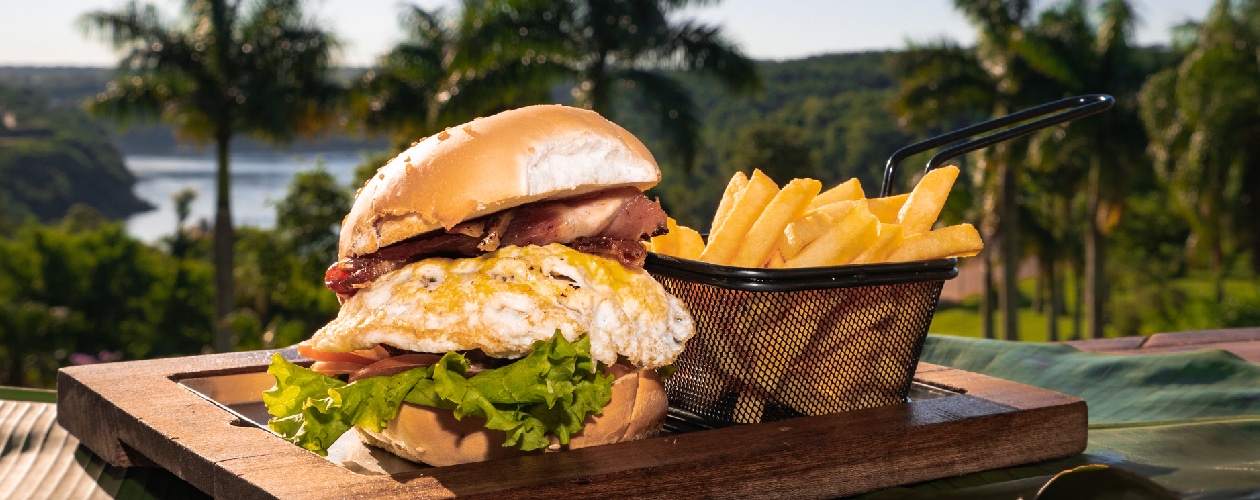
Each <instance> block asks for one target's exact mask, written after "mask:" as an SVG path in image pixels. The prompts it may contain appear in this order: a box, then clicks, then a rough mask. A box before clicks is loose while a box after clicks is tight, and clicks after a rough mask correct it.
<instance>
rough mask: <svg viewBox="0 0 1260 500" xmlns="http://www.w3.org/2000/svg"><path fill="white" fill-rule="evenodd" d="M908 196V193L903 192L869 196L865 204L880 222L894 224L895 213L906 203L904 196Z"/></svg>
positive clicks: (895, 220)
mask: <svg viewBox="0 0 1260 500" xmlns="http://www.w3.org/2000/svg"><path fill="white" fill-rule="evenodd" d="M909 197H910V193H904V194H899V195H896V196H888V197H885V198H871V199H868V200H866V206H867V207H870V209H871V213H873V214H875V217H876V218H878V219H879V221H880V222H882V223H884V224H896V223H897V214H898V213H899V212H901V207H902V206H904V205H905V204H906V198H909Z"/></svg>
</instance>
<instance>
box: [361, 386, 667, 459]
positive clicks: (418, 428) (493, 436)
mask: <svg viewBox="0 0 1260 500" xmlns="http://www.w3.org/2000/svg"><path fill="white" fill-rule="evenodd" d="M668 408H669V401H668V399H667V398H666V396H665V385H664V384H662V383H661V379H660V377H658V376H657V374H656V370H653V369H640V370H634V371H632V372H629V373H628V374H626V375H623V376H620V377H618V378H617V379H616V380H614V381H613V384H612V399H611V400H610V401H609V403H608V406H605V407H604V411H603V413H602V414H600V415H588V416H587V417H586V424H585V426H584V427H583V428H582V430H581V431H580V432H578V433H577V434H574V435H573V436H571V437H570V438H569V444H568V445H566V446H562V447H561V449H577V448H585V447H587V446H598V445H602V444H611V443H618V442H621V441H633V440H636V439H643V438H647V437H652V436H655V435H656V434H657V433H658V432H660V430H661V425H662V424H664V423H665V413H666V411H667V410H668ZM355 430H357V431H358V433H359V437H360V438H362V439H363V442H364V443H367V444H369V445H372V446H376V447H378V448H383V449H385V450H386V451H389V452H390V453H393V454H395V455H398V456H400V457H403V458H406V459H407V460H411V461H413V462H421V463H426V464H429V465H435V466H444V465H455V464H462V463H469V462H481V461H485V460H494V459H499V458H507V457H513V456H517V455H524V454H527V453H538V452H525V451H521V450H518V449H516V448H513V447H507V446H503V441H504V440H506V439H507V434H505V433H504V432H503V431H496V430H490V429H486V428H485V419H484V418H481V417H467V418H464V419H463V420H458V419H456V418H455V414H454V413H453V412H451V411H450V410H443V409H438V408H432V407H428V406H418V405H413V404H409V403H404V404H403V405H402V408H400V409H399V410H398V416H397V417H395V418H394V419H393V420H390V421H389V425H388V426H387V427H386V428H385V430H383V431H381V432H372V431H369V430H366V429H363V428H359V427H355Z"/></svg>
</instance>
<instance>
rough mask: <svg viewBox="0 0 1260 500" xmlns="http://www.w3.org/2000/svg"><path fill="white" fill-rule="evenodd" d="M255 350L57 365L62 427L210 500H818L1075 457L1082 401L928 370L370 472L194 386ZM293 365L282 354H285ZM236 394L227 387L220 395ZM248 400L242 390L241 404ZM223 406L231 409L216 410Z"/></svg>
mask: <svg viewBox="0 0 1260 500" xmlns="http://www.w3.org/2000/svg"><path fill="white" fill-rule="evenodd" d="M271 352H274V351H252V352H241V353H228V354H213V355H205V356H195V357H185V358H168V359H156V360H146V361H133V362H125V363H110V364H98V365H85V366H76V367H69V368H64V369H62V370H61V372H60V373H58V377H57V418H58V421H59V423H60V424H61V426H63V427H64V428H65V429H66V430H68V431H70V432H71V433H72V434H74V435H75V436H76V437H78V438H79V440H80V441H81V442H82V443H83V444H84V445H86V446H87V447H88V448H89V449H91V450H92V451H93V452H95V453H96V454H97V455H99V456H101V457H102V458H104V459H105V460H106V461H108V462H110V463H111V464H114V465H118V466H158V467H163V468H165V469H167V470H169V471H171V472H173V473H174V474H175V475H177V476H179V477H181V478H183V479H184V480H186V481H188V482H189V483H191V484H192V485H193V486H196V487H197V488H200V489H201V490H203V491H205V492H207V493H209V494H212V495H214V496H215V497H219V498H258V497H263V498H265V497H278V498H334V497H335V498H372V499H379V498H395V497H407V498H434V497H450V496H483V497H494V498H501V497H504V496H510V497H513V498H518V497H519V498H554V497H559V496H578V497H583V498H585V497H613V496H633V497H659V498H677V497H678V496H679V495H686V496H701V497H707V498H723V497H791V498H826V497H836V496H844V495H852V494H857V493H863V492H868V491H873V490H878V489H882V488H887V487H891V486H897V485H904V484H911V483H917V482H922V481H928V480H932V479H938V478H942V477H949V476H955V475H961V474H967V473H972V472H978V471H983V470H990V469H997V468H1002V467H1009V466H1014V465H1019V464H1025V463H1030V462H1036V461H1041V460H1048V459H1054V458H1061V457H1066V456H1071V455H1075V454H1077V453H1080V452H1082V451H1084V449H1085V444H1086V427H1087V415H1086V407H1085V402H1084V401H1082V400H1080V399H1077V398H1073V397H1070V396H1066V395H1063V394H1059V393H1056V392H1052V391H1047V390H1044V389H1039V388H1035V387H1031V386H1027V385H1022V384H1017V383H1014V382H1008V381H1005V380H1001V379H996V378H992V377H986V376H983V375H978V374H974V373H969V372H964V371H960V370H954V369H950V368H945V367H941V366H936V365H929V364H926V363H923V364H920V365H919V371H918V373H917V375H916V378H917V380H918V381H919V382H921V383H923V384H928V385H931V386H935V387H942V388H947V389H948V390H949V391H950V392H949V393H948V394H949V395H947V396H945V397H935V398H932V399H920V400H912V401H911V402H908V403H904V404H898V405H892V406H886V407H881V408H873V409H868V410H858V411H852V412H846V413H839V414H832V415H822V416H815V417H803V418H797V419H791V420H782V421H778V422H770V423H764V424H752V425H740V426H732V427H724V428H720V429H712V430H701V431H695V432H686V433H675V434H672V435H665V436H660V437H656V438H652V439H646V440H642V441H636V442H630V443H619V444H614V445H606V446H599V447H593V448H585V449H580V450H574V451H567V452H562V453H546V454H541V455H530V456H525V457H518V458H512V459H505V460H498V461H492V462H484V463H476V464H464V465H456V466H449V467H433V468H421V469H418V470H414V471H408V472H401V473H395V474H392V475H364V474H359V473H356V472H352V471H351V470H349V469H347V468H345V467H343V466H341V465H338V464H335V463H333V462H331V461H329V460H327V459H325V458H323V457H320V456H318V455H315V454H314V453H310V452H308V451H305V450H303V449H301V448H298V447H297V446H294V445H292V444H290V443H288V442H286V441H284V440H283V439H281V438H279V437H277V436H275V435H274V434H271V433H270V432H269V431H267V430H264V429H261V428H258V427H255V426H254V425H252V424H250V423H248V421H245V420H242V419H241V418H240V417H238V416H236V414H235V413H233V412H231V411H229V410H228V409H226V408H225V407H223V406H220V405H219V404H216V402H215V401H218V403H224V404H230V403H232V402H234V401H235V402H239V401H236V400H244V399H249V398H250V397H251V395H250V394H249V393H252V390H251V391H240V392H242V394H231V392H232V391H230V390H229V391H222V390H221V391H219V392H218V393H217V395H216V398H217V399H215V401H211V400H210V399H207V398H205V397H202V396H201V395H199V394H198V393H196V392H194V391H193V390H191V389H190V387H191V386H196V385H197V384H196V383H188V382H186V381H190V379H207V378H214V377H224V378H221V379H219V380H226V381H231V380H233V379H232V378H231V377H227V376H231V375H239V374H248V373H257V372H260V371H265V370H266V366H267V364H268V363H269V358H270V354H271ZM280 352H281V353H282V354H284V355H285V356H286V357H287V358H289V359H291V360H298V359H300V358H298V356H297V354H296V352H295V351H294V350H292V349H287V350H282V351H280ZM229 385H230V384H229ZM246 392H248V393H246ZM223 399H232V400H233V401H224V400H223Z"/></svg>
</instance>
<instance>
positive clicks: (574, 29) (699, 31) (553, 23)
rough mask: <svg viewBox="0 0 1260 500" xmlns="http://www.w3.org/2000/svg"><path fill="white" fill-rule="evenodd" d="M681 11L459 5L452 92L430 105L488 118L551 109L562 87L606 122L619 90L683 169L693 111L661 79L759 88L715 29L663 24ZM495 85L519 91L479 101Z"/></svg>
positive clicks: (581, 2) (621, 5)
mask: <svg viewBox="0 0 1260 500" xmlns="http://www.w3.org/2000/svg"><path fill="white" fill-rule="evenodd" d="M689 3H692V2H689V1H687V0H635V1H617V0H566V1H561V2H552V1H542V0H466V1H465V2H464V4H463V9H464V10H463V13H462V15H461V18H460V26H459V35H460V40H459V44H458V50H456V51H455V53H454V56H453V57H452V62H451V64H452V66H453V68H454V69H455V71H452V72H451V74H452V75H453V78H452V81H453V82H452V83H453V85H452V86H451V88H450V89H448V90H447V91H446V93H445V94H442V95H439V98H438V99H439V101H442V100H445V101H446V102H445V103H444V104H443V105H444V106H446V107H452V108H458V109H464V110H473V109H476V108H485V107H487V106H488V107H490V108H491V110H494V109H493V108H495V107H500V108H501V107H510V106H511V105H513V104H516V103H518V102H519V101H521V100H528V99H538V100H537V101H536V102H551V101H553V99H554V98H553V97H551V95H550V93H551V91H552V89H553V88H554V87H555V86H556V85H558V84H563V85H571V91H570V95H571V96H572V98H573V99H574V101H575V102H576V104H577V105H579V106H582V107H586V108H589V109H593V110H595V111H597V112H599V113H600V114H603V115H605V116H610V117H611V116H612V115H613V102H614V100H615V99H614V98H615V97H617V96H619V95H620V91H629V94H631V95H635V96H637V97H638V98H640V99H641V101H642V102H643V103H646V106H648V107H650V109H651V110H652V114H653V115H654V116H655V117H656V123H657V125H658V127H657V128H658V130H659V131H660V133H661V135H662V136H663V137H666V138H668V141H667V147H668V151H667V152H668V153H669V154H670V156H671V157H673V158H676V159H678V160H679V161H680V162H682V164H683V165H684V166H686V167H687V168H688V169H690V167H691V165H692V163H693V160H694V157H695V155H696V152H697V151H698V148H699V123H698V118H697V115H696V110H695V109H694V104H693V103H692V100H691V97H690V95H689V94H688V93H687V91H686V89H685V88H684V87H683V86H682V84H681V83H680V82H678V81H677V80H676V79H675V78H674V77H672V76H670V75H668V74H666V73H665V72H666V71H679V72H690V73H697V74H701V75H707V76H711V77H715V78H716V79H717V80H718V81H719V82H720V83H721V84H722V85H723V86H724V87H725V88H727V89H728V90H731V91H737V92H747V91H752V90H755V89H757V88H759V85H760V80H759V78H758V76H757V71H756V66H755V65H754V63H753V62H752V61H751V60H749V59H748V58H746V57H745V56H744V55H743V54H742V53H741V52H740V51H739V49H738V48H737V47H736V46H735V45H734V44H732V43H731V42H729V41H727V40H726V39H725V38H724V37H723V36H722V34H721V30H720V29H719V28H717V27H713V26H708V25H704V24H700V23H697V22H693V21H684V22H681V23H675V22H672V21H671V20H670V19H669V14H670V13H671V12H673V11H675V10H677V9H679V8H681V7H683V6H686V5H687V4H689ZM487 82H490V83H493V84H492V85H485V84H486V83H487ZM478 87H482V88H486V87H488V88H489V89H491V90H492V91H489V92H487V91H478V90H477V88H478ZM502 87H507V88H515V89H520V91H521V92H523V93H522V94H516V95H512V96H508V98H512V99H507V100H505V99H499V100H497V101H496V100H491V99H488V98H489V97H491V96H492V95H493V94H494V92H493V90H494V89H497V88H502ZM511 100H515V101H517V102H515V103H514V102H510V101H511Z"/></svg>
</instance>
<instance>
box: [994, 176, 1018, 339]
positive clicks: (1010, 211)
mask: <svg viewBox="0 0 1260 500" xmlns="http://www.w3.org/2000/svg"><path fill="white" fill-rule="evenodd" d="M1003 153H1006V151H1003ZM999 158H1001V160H1000V161H1001V164H1000V165H999V166H998V168H999V169H1001V170H1000V171H999V173H998V176H999V179H1000V180H999V181H998V182H1000V183H1001V188H1000V189H1001V196H1002V199H1001V201H1000V202H999V203H998V205H999V206H1000V210H1001V211H1002V214H1001V216H1000V220H999V221H998V231H999V232H1000V233H1001V236H1000V238H999V241H998V245H999V249H1000V250H1001V252H1002V287H1001V289H1002V290H1001V293H1002V294H1001V295H1000V296H999V297H998V305H999V307H1001V308H1002V338H1003V339H1005V340H1019V316H1018V314H1019V288H1018V286H1019V247H1018V244H1019V242H1018V239H1019V223H1018V220H1017V217H1018V216H1017V215H1016V214H1017V213H1018V210H1017V208H1016V206H1015V198H1016V196H1017V193H1018V189H1017V182H1016V175H1017V170H1016V168H1015V166H1016V162H1013V161H1010V155H1009V154H1001V155H1000V156H999Z"/></svg>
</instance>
